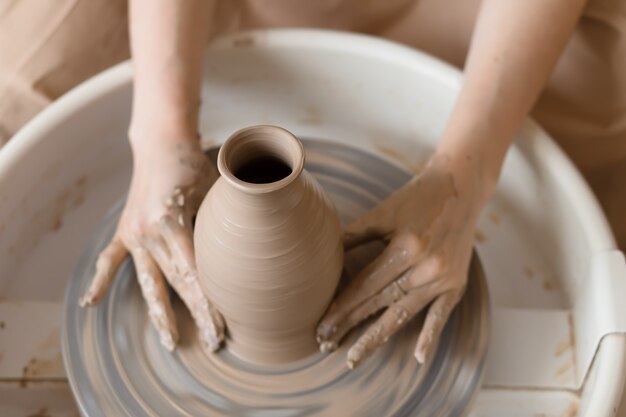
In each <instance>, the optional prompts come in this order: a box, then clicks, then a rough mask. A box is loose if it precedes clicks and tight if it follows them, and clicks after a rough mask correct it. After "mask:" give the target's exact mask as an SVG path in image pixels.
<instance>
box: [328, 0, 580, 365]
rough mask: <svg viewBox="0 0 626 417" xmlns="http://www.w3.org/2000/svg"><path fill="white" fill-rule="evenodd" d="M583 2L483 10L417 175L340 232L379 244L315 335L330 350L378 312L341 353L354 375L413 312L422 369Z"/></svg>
mask: <svg viewBox="0 0 626 417" xmlns="http://www.w3.org/2000/svg"><path fill="white" fill-rule="evenodd" d="M583 4H584V1H583V0H552V1H543V0H519V1H501V0H485V1H484V2H483V6H482V10H481V12H480V16H479V19H478V23H477V26H476V28H475V35H474V38H473V40H472V44H471V48H470V54H469V58H468V62H467V67H466V71H465V78H464V82H463V86H462V89H461V92H460V96H459V97H458V100H457V103H456V105H455V107H454V110H453V113H452V115H451V117H450V119H449V122H448V125H447V128H446V129H445V132H444V134H443V137H442V139H441V141H440V144H439V146H438V149H437V151H436V152H435V155H434V156H433V157H432V158H431V160H430V161H429V163H428V164H427V165H426V167H425V168H424V170H423V171H422V172H421V173H420V174H419V175H417V176H416V177H415V178H413V179H412V180H411V181H410V182H409V183H408V184H406V185H405V186H404V187H402V188H401V189H399V190H398V191H396V192H395V193H393V194H392V195H391V196H390V197H389V198H388V199H387V200H385V201H384V202H382V203H381V204H380V205H378V206H377V207H375V208H374V209H373V210H372V211H371V212H370V213H368V214H366V215H365V216H363V217H362V218H360V219H358V220H357V221H356V222H354V223H353V224H351V225H349V226H347V227H346V230H345V238H344V242H345V245H346V249H350V248H351V247H353V246H356V245H359V244H361V243H364V242H367V241H370V240H372V239H377V238H383V239H385V240H388V241H389V244H388V245H387V247H386V249H385V250H384V251H383V253H382V254H381V255H380V256H379V257H378V258H377V259H375V260H374V261H373V262H372V263H371V264H370V265H368V266H367V267H366V268H365V269H364V270H363V271H361V272H360V273H359V274H358V275H357V276H356V277H355V278H354V279H353V280H352V281H351V282H350V283H349V284H348V285H347V286H346V288H345V289H344V290H343V291H342V292H341V293H340V294H339V295H338V297H337V298H336V300H335V302H334V303H333V305H332V306H331V307H330V309H329V311H328V312H327V314H326V316H325V317H324V318H323V319H322V321H321V323H320V325H319V327H318V340H319V342H320V348H321V350H322V351H328V350H333V349H335V348H336V347H337V345H338V344H339V342H340V341H341V339H342V338H343V336H344V335H345V334H346V333H347V332H348V331H349V330H350V329H351V328H353V327H354V326H355V325H357V324H358V323H360V322H362V321H363V320H364V319H365V318H367V317H369V316H371V315H373V314H375V313H377V312H379V311H380V310H384V311H383V313H382V315H381V316H380V317H379V318H378V319H377V320H376V321H375V322H374V323H373V324H371V325H370V327H369V328H368V329H367V330H366V331H365V332H364V333H363V334H362V335H361V336H360V337H359V339H358V340H357V342H356V343H355V344H354V345H353V346H352V347H351V348H350V350H349V352H348V358H347V359H348V366H350V367H354V366H357V365H358V364H359V363H360V362H361V361H363V360H364V359H365V358H366V357H368V356H369V355H370V354H371V353H372V352H373V351H374V350H375V349H376V348H377V347H378V346H380V345H381V344H383V343H384V342H385V341H386V340H387V339H388V338H389V337H391V336H392V335H393V334H394V333H395V332H396V331H398V330H399V329H400V328H401V327H402V326H403V325H404V324H406V323H407V322H408V321H409V320H410V319H411V318H412V317H414V316H416V315H417V314H418V313H419V312H420V311H421V310H424V309H427V314H426V318H425V320H424V324H423V327H422V329H421V330H420V334H419V337H418V340H417V345H416V347H415V357H416V359H417V360H418V361H419V362H421V363H423V362H424V361H426V360H427V359H428V358H429V357H430V356H431V355H432V352H433V349H434V347H435V346H436V343H437V340H438V339H439V335H440V334H441V331H442V329H443V327H444V325H445V323H446V321H447V320H448V317H449V316H450V314H451V312H452V310H453V308H454V306H455V305H456V304H457V303H458V302H459V301H460V299H461V297H462V295H463V293H464V291H465V286H466V283H467V273H468V268H469V262H470V259H471V254H472V246H473V241H474V229H475V225H476V221H477V219H478V215H479V213H480V210H481V209H482V208H483V206H484V204H485V202H486V201H487V199H488V198H489V197H490V196H491V194H492V193H493V191H494V189H495V185H496V183H497V180H498V177H499V175H500V169H501V166H502V161H503V159H504V156H505V153H506V151H507V149H508V148H509V146H510V144H511V141H512V138H513V136H514V134H515V132H516V131H517V130H518V129H519V127H520V126H521V124H522V122H523V120H524V118H525V117H526V115H527V113H528V112H529V110H530V108H531V106H532V105H533V103H534V101H535V100H536V98H537V97H538V95H539V93H540V91H541V89H542V86H543V85H544V84H545V82H546V80H547V78H548V76H549V74H550V72H551V71H552V69H553V68H554V66H555V64H556V62H557V60H558V57H559V55H560V53H561V51H562V49H563V48H564V45H565V43H566V41H567V39H568V37H569V35H570V34H571V32H572V30H573V28H574V25H575V23H576V21H577V19H578V17H579V15H580V13H581V10H582V7H583Z"/></svg>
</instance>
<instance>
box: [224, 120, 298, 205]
mask: <svg viewBox="0 0 626 417" xmlns="http://www.w3.org/2000/svg"><path fill="white" fill-rule="evenodd" d="M251 148H255V149H256V150H257V151H258V152H260V153H266V155H265V156H269V157H273V158H276V159H278V160H280V161H281V162H283V163H285V164H287V165H288V166H289V168H290V169H291V173H289V175H287V176H285V177H284V178H281V179H279V180H277V181H273V182H266V183H252V182H248V181H244V180H241V179H239V178H237V176H236V175H235V172H234V171H235V169H236V167H234V166H233V165H236V164H237V163H238V162H239V161H240V160H241V159H242V158H245V157H247V158H249V159H253V158H250V157H249V152H250V149H251ZM304 159H305V156H304V147H303V146H302V143H301V142H300V141H299V140H298V138H297V137H296V136H295V135H294V134H293V133H291V132H290V131H288V130H287V129H284V128H282V127H279V126H274V125H256V126H250V127H246V128H243V129H240V130H238V131H236V132H235V133H233V134H232V135H231V136H230V137H229V138H228V139H227V140H226V141H225V142H224V144H223V145H222V147H221V148H220V150H219V153H218V156H217V169H218V171H219V172H220V174H221V175H222V177H223V178H224V179H225V180H226V181H227V182H228V183H229V184H231V185H232V186H234V187H235V188H237V189H239V190H241V191H244V192H246V193H249V194H266V193H269V192H272V191H277V190H280V189H282V188H285V187H286V186H287V185H289V184H291V183H292V182H293V181H294V180H295V179H296V178H298V177H299V176H300V174H301V173H302V170H303V169H304Z"/></svg>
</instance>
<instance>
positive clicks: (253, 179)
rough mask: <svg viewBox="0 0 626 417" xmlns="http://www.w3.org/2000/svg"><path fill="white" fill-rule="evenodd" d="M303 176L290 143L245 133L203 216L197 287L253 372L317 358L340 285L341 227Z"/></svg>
mask: <svg viewBox="0 0 626 417" xmlns="http://www.w3.org/2000/svg"><path fill="white" fill-rule="evenodd" d="M303 167H304V151H303V147H302V145H301V143H300V142H299V141H298V140H297V139H296V138H295V136H293V135H292V134H291V133H289V132H287V131H286V130H284V129H281V128H278V127H274V126H256V127H251V128H247V129H243V130H241V131H239V132H237V133H235V134H234V135H233V136H231V137H230V138H229V139H228V140H227V141H226V142H225V143H224V145H223V146H222V148H221V150H220V152H219V155H218V169H219V171H220V174H221V177H220V179H219V180H218V181H217V182H216V183H215V185H214V186H213V187H212V188H211V190H210V191H209V193H208V195H207V197H206V199H205V200H204V202H203V203H202V205H201V207H200V209H199V211H198V216H197V219H196V226H195V233H194V240H195V250H196V260H197V265H198V272H199V276H200V285H201V286H202V288H203V290H204V292H205V293H206V295H207V297H208V298H209V299H210V300H212V301H213V302H214V303H215V305H216V307H217V309H218V310H219V311H220V312H221V313H222V315H223V316H224V319H225V321H226V326H227V331H228V338H227V341H226V347H227V349H228V350H229V351H231V352H233V353H234V354H235V355H236V356H239V357H240V358H242V359H244V360H246V361H248V362H253V363H262V364H278V363H287V362H291V361H294V360H298V359H302V358H304V357H306V356H307V355H309V354H312V353H313V352H315V351H316V350H317V343H316V340H315V327H316V325H317V323H318V322H319V320H320V318H321V317H322V315H323V313H324V311H325V310H326V308H327V307H328V305H329V303H330V301H331V298H332V296H333V294H334V292H335V289H336V287H337V284H338V282H339V278H340V275H341V269H342V264H343V245H342V242H341V227H340V222H339V218H338V216H337V213H336V211H335V209H334V207H333V205H332V203H331V202H330V200H329V199H328V198H327V197H326V196H325V194H324V192H323V190H322V188H321V187H320V185H319V184H318V183H317V181H316V180H315V179H314V178H313V177H312V176H311V175H310V174H309V173H308V172H306V171H305V170H304V168H303Z"/></svg>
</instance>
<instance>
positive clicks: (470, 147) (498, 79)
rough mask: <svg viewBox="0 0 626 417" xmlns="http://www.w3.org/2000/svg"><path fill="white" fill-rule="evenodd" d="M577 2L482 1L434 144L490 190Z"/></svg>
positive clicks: (561, 45) (569, 29)
mask: <svg viewBox="0 0 626 417" xmlns="http://www.w3.org/2000/svg"><path fill="white" fill-rule="evenodd" d="M584 3H585V1H584V0H551V1H544V0H515V1H501V0H484V2H483V5H482V9H481V12H480V14H479V18H478V22H477V24H476V28H475V31H474V36H473V39H472V43H471V46H470V52H469V56H468V60H467V64H466V68H465V77H464V81H463V86H462V89H461V92H460V95H459V97H458V100H457V103H456V105H455V108H454V110H453V112H452V115H451V117H450V120H449V122H448V125H447V128H446V130H445V132H444V135H443V137H442V140H441V142H440V145H439V152H440V153H442V154H445V155H448V156H449V157H450V158H452V159H453V160H455V161H457V165H459V166H460V165H468V166H470V165H471V166H476V167H478V170H479V172H478V173H477V176H478V177H479V178H481V180H482V183H483V184H482V189H481V190H480V192H481V193H482V195H483V196H484V198H488V197H489V196H490V194H491V193H492V192H493V190H494V188H495V184H496V182H497V179H498V177H499V174H500V169H501V166H502V162H503V160H504V156H505V154H506V151H507V149H508V147H509V146H510V144H511V141H512V139H513V136H514V135H515V132H516V131H517V130H518V129H519V128H520V126H521V124H522V122H523V121H524V118H525V117H526V115H527V114H528V112H529V111H530V109H531V107H532V106H533V104H534V102H535V101H536V99H537V97H538V96H539V93H540V92H541V90H542V88H543V86H544V84H545V83H546V81H547V79H548V77H549V75H550V73H551V72H552V70H553V68H554V66H555V65H556V62H557V60H558V58H559V56H560V54H561V51H562V50H563V48H564V46H565V44H566V41H567V39H568V37H569V36H570V34H571V33H572V31H573V28H574V26H575V24H576V22H577V20H578V18H579V16H580V14H581V12H582V8H583V5H584Z"/></svg>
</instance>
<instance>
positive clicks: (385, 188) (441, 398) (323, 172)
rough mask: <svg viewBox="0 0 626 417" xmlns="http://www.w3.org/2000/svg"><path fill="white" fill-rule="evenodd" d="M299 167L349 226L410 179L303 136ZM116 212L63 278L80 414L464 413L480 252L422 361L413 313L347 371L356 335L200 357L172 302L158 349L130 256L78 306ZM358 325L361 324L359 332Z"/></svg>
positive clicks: (482, 337)
mask: <svg viewBox="0 0 626 417" xmlns="http://www.w3.org/2000/svg"><path fill="white" fill-rule="evenodd" d="M303 143H304V145H305V148H306V158H307V160H306V168H307V169H308V171H309V172H310V173H312V174H313V175H314V176H315V177H316V178H317V179H318V180H319V182H320V184H321V185H322V186H323V187H324V189H325V190H326V191H327V193H328V195H329V197H330V198H331V199H332V200H333V202H334V204H335V206H336V207H337V209H338V211H339V213H340V216H341V219H342V222H343V223H344V224H345V223H347V222H349V221H351V220H353V219H354V218H356V217H357V216H358V215H360V214H362V213H365V212H366V211H367V210H368V209H370V208H372V207H373V206H374V205H375V204H376V203H377V202H378V201H381V200H382V199H383V198H385V197H386V196H387V195H389V194H390V193H391V192H392V191H393V190H395V189H397V188H398V187H400V186H401V185H402V184H404V183H405V182H406V181H407V180H408V179H409V178H410V177H411V175H410V174H409V173H408V172H406V171H404V170H402V169H401V168H399V167H398V166H397V165H395V164H393V163H391V162H390V161H387V160H385V159H383V158H380V157H377V156H375V155H372V154H369V153H365V152H363V151H361V150H358V149H356V148H352V147H348V146H345V145H340V144H336V143H332V142H327V141H321V140H303ZM121 207H122V204H121V203H119V204H117V205H116V207H114V208H113V209H112V210H111V212H110V213H109V215H107V217H106V218H105V219H104V221H103V222H102V224H101V225H100V227H99V229H98V231H97V233H96V234H95V236H94V237H93V238H92V240H91V242H90V243H89V244H88V245H87V247H86V249H85V251H84V252H83V254H82V256H81V258H80V260H79V262H78V265H77V268H76V271H75V275H74V276H73V278H72V279H71V280H70V283H69V286H68V289H67V293H66V299H65V311H64V317H63V325H64V329H63V356H64V360H65V366H66V371H67V375H68V378H69V381H70V383H71V386H72V389H73V391H74V395H75V397H76V400H77V402H78V404H79V407H80V409H81V412H82V414H83V415H84V416H89V417H99V416H118V417H119V416H132V417H140V416H179V415H180V416H250V417H252V416H259V417H261V416H280V417H288V416H375V417H381V416H461V415H464V414H466V413H467V411H468V406H469V404H470V402H471V399H472V398H473V396H474V394H475V393H476V391H477V389H478V388H479V386H480V380H481V376H482V371H483V365H484V358H485V353H486V348H487V336H488V297H487V291H486V286H485V281H484V277H483V275H482V273H481V272H480V266H479V265H478V261H477V259H476V257H475V258H474V260H473V262H472V268H471V271H470V279H469V284H468V288H467V292H466V295H465V297H464V298H463V300H462V301H461V303H460V304H459V306H458V307H457V308H456V309H455V311H454V313H453V315H452V316H451V318H450V321H449V322H448V324H447V326H446V328H445V330H444V332H443V334H442V337H441V340H440V343H439V347H438V349H437V352H436V354H435V355H434V357H433V358H432V360H431V361H430V363H428V364H427V365H425V366H419V365H418V364H417V362H416V361H415V359H414V358H413V348H414V346H415V341H416V337H417V333H418V331H419V329H420V328H421V321H422V320H423V317H422V316H420V317H417V318H416V319H415V320H413V321H411V322H409V323H408V325H407V326H406V327H405V328H404V329H403V330H402V331H401V332H400V333H398V334H397V335H395V336H394V337H392V338H390V339H389V341H388V342H387V343H386V344H385V345H384V346H383V347H381V348H379V349H378V351H377V352H376V353H375V354H374V355H373V356H372V357H371V358H369V359H368V360H366V361H365V362H364V363H363V364H361V365H360V366H359V367H358V368H357V369H355V370H349V369H348V368H347V367H346V352H347V349H348V347H349V346H350V345H351V343H353V342H354V339H355V337H356V336H357V333H358V332H359V330H357V331H355V332H353V334H352V335H350V336H348V337H347V339H346V340H344V341H343V343H342V346H341V347H340V349H338V350H337V351H336V352H333V353H331V354H316V355H314V356H313V357H310V358H308V359H306V360H304V361H301V362H298V363H294V364H290V365H288V366H282V367H272V368H263V367H255V366H251V365H248V364H246V363H243V362H242V361H240V360H239V359H237V358H236V357H234V356H233V355H231V354H230V353H229V352H228V349H227V348H226V349H222V350H221V351H220V352H219V353H217V354H214V355H207V354H204V353H203V352H202V350H201V349H200V347H199V344H198V343H196V341H195V329H194V327H193V322H192V320H191V318H190V316H189V314H188V313H187V312H186V310H185V309H184V307H183V306H182V303H181V302H180V300H178V298H177V297H176V296H175V295H172V296H173V299H174V300H173V304H174V307H175V309H176V313H177V320H178V326H179V329H180V333H181V341H180V345H179V347H178V349H177V350H176V351H175V352H174V353H169V352H167V351H166V350H165V349H164V348H162V347H161V346H160V344H159V340H158V336H157V334H156V332H155V331H154V330H153V329H152V327H151V324H150V320H149V317H148V314H147V309H146V306H145V303H144V301H143V299H142V297H141V292H140V289H139V287H138V284H137V282H136V277H135V273H134V269H133V265H132V261H130V260H129V261H127V262H126V263H125V264H124V265H123V267H122V268H121V270H120V272H119V273H118V276H117V278H116V279H115V281H114V283H113V284H112V286H111V288H110V290H109V293H108V295H107V297H106V298H105V299H104V300H103V302H102V304H101V305H99V306H98V307H97V308H89V309H81V308H79V307H78V299H79V296H80V295H81V294H83V293H84V292H85V290H86V289H87V287H88V285H89V282H90V280H91V276H92V274H93V272H94V267H95V261H96V258H97V256H98V253H99V252H100V250H101V249H103V248H104V246H105V245H106V244H107V243H108V241H109V239H110V237H111V235H112V234H113V232H114V230H115V226H116V223H117V219H118V217H119V214H120V211H121ZM381 248H382V245H381V244H380V243H373V244H369V245H367V246H365V247H363V248H359V249H357V250H355V251H352V252H350V253H349V254H348V255H347V257H346V275H347V276H350V275H351V274H354V273H355V272H356V271H358V269H359V268H361V267H362V266H363V265H364V264H365V263H367V262H368V260H371V259H373V256H375V255H376V253H377V252H379V251H380V249H381ZM361 330H362V328H361Z"/></svg>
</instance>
